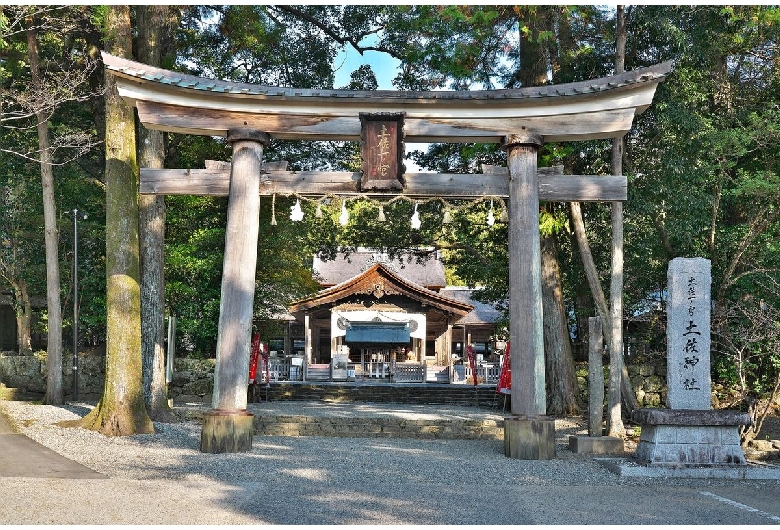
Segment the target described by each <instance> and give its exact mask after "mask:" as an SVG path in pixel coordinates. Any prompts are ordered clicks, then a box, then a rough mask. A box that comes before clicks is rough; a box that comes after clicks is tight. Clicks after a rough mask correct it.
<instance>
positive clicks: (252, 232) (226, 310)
mask: <svg viewBox="0 0 780 530" xmlns="http://www.w3.org/2000/svg"><path fill="white" fill-rule="evenodd" d="M269 140H270V139H269V136H268V135H267V134H265V133H263V132H259V131H256V130H251V129H235V130H231V131H229V133H228V141H229V142H230V143H232V145H233V163H232V165H231V172H230V192H229V195H228V215H227V230H226V234H225V258H224V262H223V268H222V292H221V298H220V305H219V328H218V330H217V364H216V367H215V370H214V398H213V400H212V407H213V409H214V410H212V411H210V412H208V413H206V414H205V415H204V417H203V429H202V431H201V441H200V450H201V452H204V453H234V452H241V451H249V450H250V449H251V448H252V415H251V414H248V413H247V412H246V405H247V384H248V373H249V372H248V371H249V357H250V351H249V349H250V343H251V334H252V307H253V303H254V294H255V269H256V265H257V239H258V238H257V236H258V232H259V216H260V197H259V189H260V164H261V162H262V159H263V146H265V145H268V143H269Z"/></svg>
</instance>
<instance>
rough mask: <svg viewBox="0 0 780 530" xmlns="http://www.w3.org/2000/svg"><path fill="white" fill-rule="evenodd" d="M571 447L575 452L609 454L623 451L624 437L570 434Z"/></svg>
mask: <svg viewBox="0 0 780 530" xmlns="http://www.w3.org/2000/svg"><path fill="white" fill-rule="evenodd" d="M569 449H570V450H571V452H572V453H575V454H594V455H609V454H617V453H622V452H623V449H624V448H623V439H622V438H616V437H614V436H569Z"/></svg>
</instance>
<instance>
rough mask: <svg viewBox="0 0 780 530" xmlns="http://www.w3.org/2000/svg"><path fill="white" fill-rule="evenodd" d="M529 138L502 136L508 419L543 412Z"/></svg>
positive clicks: (534, 140) (535, 198) (536, 142)
mask: <svg viewBox="0 0 780 530" xmlns="http://www.w3.org/2000/svg"><path fill="white" fill-rule="evenodd" d="M541 145H542V140H541V138H540V137H538V136H536V135H533V134H525V135H510V136H507V138H506V140H505V143H504V149H505V150H506V151H507V166H508V167H509V318H510V322H509V337H510V340H511V342H512V349H511V352H510V354H511V355H512V361H511V362H512V414H523V415H539V414H545V413H546V412H547V404H546V396H545V388H544V385H545V375H544V335H543V327H542V281H541V277H542V266H541V263H542V262H541V248H540V237H539V185H538V181H537V175H536V151H537V149H538V148H539V147H540V146H541Z"/></svg>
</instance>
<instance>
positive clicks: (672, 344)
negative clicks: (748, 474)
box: [633, 258, 751, 467]
mask: <svg viewBox="0 0 780 530" xmlns="http://www.w3.org/2000/svg"><path fill="white" fill-rule="evenodd" d="M667 281H668V287H667V288H668V292H669V298H668V301H667V306H666V315H667V325H666V326H667V327H666V333H667V342H666V347H667V352H666V365H667V375H666V379H667V399H666V401H667V406H668V407H669V408H668V409H639V410H636V411H634V414H633V419H634V421H637V422H638V423H639V424H640V425H641V426H642V434H641V437H640V440H639V445H638V446H637V450H636V454H635V458H636V460H637V461H638V462H639V463H642V464H646V465H650V466H668V467H686V466H689V467H701V466H746V465H747V461H746V460H745V455H744V453H743V452H742V447H741V446H740V440H739V426H740V425H749V424H750V422H751V420H750V416H749V415H748V414H747V413H742V412H739V411H734V410H711V409H710V403H711V397H710V396H711V392H712V390H711V384H710V312H711V305H712V302H711V299H710V286H711V274H710V261H709V260H706V259H703V258H675V259H673V260H672V261H671V262H670V263H669V273H668V278H667Z"/></svg>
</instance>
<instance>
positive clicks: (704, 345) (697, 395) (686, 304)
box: [666, 258, 712, 410]
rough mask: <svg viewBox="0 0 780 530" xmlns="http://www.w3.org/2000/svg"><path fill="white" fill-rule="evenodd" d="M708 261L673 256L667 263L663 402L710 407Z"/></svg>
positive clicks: (673, 406)
mask: <svg viewBox="0 0 780 530" xmlns="http://www.w3.org/2000/svg"><path fill="white" fill-rule="evenodd" d="M711 283H712V280H711V271H710V261H709V260H707V259H704V258H675V259H673V260H672V261H671V262H670V263H669V272H668V274H667V290H668V292H669V301H668V303H667V306H666V355H667V357H666V364H667V376H666V388H667V393H666V406H667V407H669V408H670V409H689V410H709V408H710V403H711V393H712V391H711V388H710V387H711V384H710V313H711V306H712V300H711V297H710V286H711Z"/></svg>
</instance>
